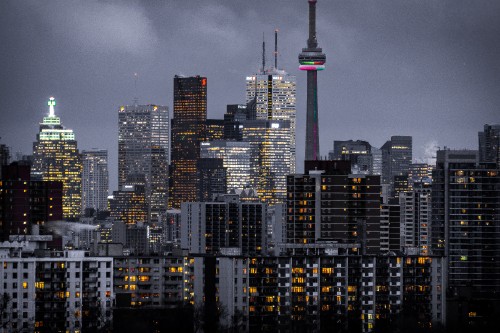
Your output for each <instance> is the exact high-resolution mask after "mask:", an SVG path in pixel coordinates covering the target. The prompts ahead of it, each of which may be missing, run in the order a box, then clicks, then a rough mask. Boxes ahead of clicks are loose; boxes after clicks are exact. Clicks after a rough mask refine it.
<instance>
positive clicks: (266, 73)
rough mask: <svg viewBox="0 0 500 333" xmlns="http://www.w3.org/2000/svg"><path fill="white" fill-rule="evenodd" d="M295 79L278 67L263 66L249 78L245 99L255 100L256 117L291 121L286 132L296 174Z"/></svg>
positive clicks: (248, 100)
mask: <svg viewBox="0 0 500 333" xmlns="http://www.w3.org/2000/svg"><path fill="white" fill-rule="evenodd" d="M296 81H297V80H296V78H295V76H294V75H289V74H288V73H287V72H285V71H284V70H279V69H277V68H272V69H267V70H266V69H263V70H262V71H261V72H260V73H258V74H254V75H251V76H247V78H246V102H247V103H251V102H252V101H255V111H256V119H262V120H284V121H288V122H289V123H290V126H289V129H288V132H287V133H286V134H287V141H288V146H289V148H288V149H289V151H290V153H289V155H290V159H289V161H288V162H287V163H288V165H289V169H290V173H295V155H296V152H295V147H296V144H295V129H296V107H295V101H296V97H295V95H296V86H297V83H296Z"/></svg>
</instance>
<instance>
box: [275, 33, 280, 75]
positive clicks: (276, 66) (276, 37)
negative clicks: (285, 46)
mask: <svg viewBox="0 0 500 333" xmlns="http://www.w3.org/2000/svg"><path fill="white" fill-rule="evenodd" d="M278 31H279V30H278V29H276V30H274V68H275V69H278Z"/></svg>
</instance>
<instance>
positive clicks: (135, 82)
mask: <svg viewBox="0 0 500 333" xmlns="http://www.w3.org/2000/svg"><path fill="white" fill-rule="evenodd" d="M138 79H139V74H137V72H136V73H134V94H135V97H134V105H137V104H139V98H138V97H137V80H138Z"/></svg>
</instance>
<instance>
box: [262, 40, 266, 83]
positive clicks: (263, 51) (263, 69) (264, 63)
mask: <svg viewBox="0 0 500 333" xmlns="http://www.w3.org/2000/svg"><path fill="white" fill-rule="evenodd" d="M262 73H263V74H265V73H266V40H265V38H264V33H262Z"/></svg>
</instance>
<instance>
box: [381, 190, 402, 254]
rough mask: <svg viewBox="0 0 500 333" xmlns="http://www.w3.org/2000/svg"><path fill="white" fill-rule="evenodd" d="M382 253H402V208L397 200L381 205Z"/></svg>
mask: <svg viewBox="0 0 500 333" xmlns="http://www.w3.org/2000/svg"><path fill="white" fill-rule="evenodd" d="M380 252H382V253H388V252H393V253H401V206H400V205H399V202H398V200H396V199H392V200H390V201H389V202H388V203H384V204H381V205H380Z"/></svg>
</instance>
